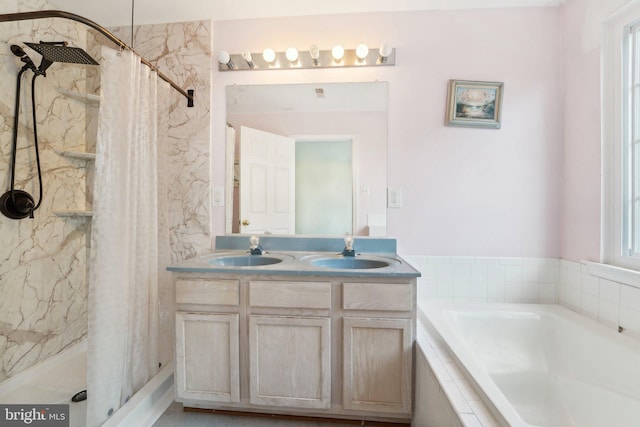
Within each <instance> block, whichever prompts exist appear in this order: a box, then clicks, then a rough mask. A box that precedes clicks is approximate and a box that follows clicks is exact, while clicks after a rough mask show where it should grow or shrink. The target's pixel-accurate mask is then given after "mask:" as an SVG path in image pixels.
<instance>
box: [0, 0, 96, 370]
mask: <svg viewBox="0 0 640 427" xmlns="http://www.w3.org/2000/svg"><path fill="white" fill-rule="evenodd" d="M52 8H53V7H52V6H51V4H50V3H48V2H47V1H44V0H19V1H18V0H3V1H2V2H1V3H0V13H14V12H23V11H30V10H43V9H52ZM0 40H1V42H0V76H3V78H1V79H0V92H1V93H3V96H2V97H1V98H0V187H1V188H0V191H1V192H2V193H4V192H5V191H7V189H8V188H9V186H10V181H9V176H10V157H11V151H12V149H11V145H12V134H13V117H14V102H15V94H16V88H15V85H16V76H17V72H18V70H19V69H20V67H21V65H22V63H21V62H20V61H19V59H18V58H17V57H15V56H14V55H13V54H12V53H11V52H10V49H9V46H10V45H11V44H18V45H21V46H23V47H24V49H25V51H27V53H28V55H29V56H30V57H31V58H32V59H33V60H34V62H35V63H36V65H37V64H39V61H40V56H39V55H38V54H37V53H35V52H34V51H31V50H30V49H29V48H27V47H26V46H24V45H23V42H25V41H36V42H37V41H40V40H56V41H58V40H67V41H69V42H70V43H71V44H72V45H74V46H79V47H84V44H85V42H86V31H84V30H83V29H82V28H81V27H79V24H76V23H73V22H70V21H69V22H67V21H65V20H60V19H57V20H56V19H44V20H37V21H21V22H6V23H0ZM85 80H86V67H85V66H77V65H67V64H59V63H55V64H54V65H53V66H51V68H50V69H49V70H48V71H47V76H46V78H43V77H39V78H38V79H37V81H36V92H35V94H36V100H37V114H38V123H37V126H38V136H39V142H40V149H41V161H42V175H43V180H44V198H43V201H42V205H41V207H40V208H39V209H38V210H37V211H36V213H35V218H34V219H24V220H12V219H9V218H6V217H5V216H2V215H0V236H1V237H0V238H1V239H2V242H1V243H0V295H2V298H0V381H1V380H3V379H5V378H7V377H10V376H13V375H15V374H16V373H18V372H21V371H23V370H24V369H26V368H28V367H30V366H32V365H33V364H35V363H37V362H39V361H41V360H44V359H46V358H47V357H49V356H51V355H54V354H57V353H58V352H60V351H61V350H62V349H64V348H67V347H69V346H71V345H73V344H74V343H76V342H78V341H79V340H81V339H82V338H83V337H84V336H85V335H86V312H87V307H86V283H87V282H86V268H87V253H86V242H87V240H86V231H87V227H88V223H87V220H86V219H73V218H61V217H58V216H56V215H54V214H53V212H54V211H66V210H82V209H85V199H86V191H85V186H84V179H85V167H86V163H85V162H84V161H78V160H71V159H68V158H63V157H61V156H59V155H57V154H56V153H55V150H83V149H84V148H85V126H84V123H85V117H86V106H85V104H83V103H81V102H78V101H76V100H73V99H70V98H68V97H67V96H65V95H63V94H61V93H60V92H59V91H58V89H63V90H72V91H80V92H83V91H84V90H85ZM30 81H31V76H30V73H27V76H25V77H24V78H23V85H22V90H21V94H22V97H21V99H22V101H21V103H20V106H21V116H20V123H19V127H18V130H19V140H18V147H19V150H18V155H17V166H16V188H18V189H23V190H25V191H27V192H29V193H30V194H32V195H34V197H35V198H36V200H37V198H38V185H37V174H36V169H35V167H34V165H35V158H34V151H33V150H34V149H33V125H32V120H31V107H30V93H31V89H30V86H31V85H30Z"/></svg>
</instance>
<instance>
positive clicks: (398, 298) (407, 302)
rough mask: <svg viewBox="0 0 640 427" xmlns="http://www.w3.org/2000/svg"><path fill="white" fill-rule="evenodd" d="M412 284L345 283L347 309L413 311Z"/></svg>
mask: <svg viewBox="0 0 640 427" xmlns="http://www.w3.org/2000/svg"><path fill="white" fill-rule="evenodd" d="M412 299H413V298H412V295H411V285H410V284H405V283H343V287H342V308H343V309H345V310H379V311H411V309H412V307H413V304H412Z"/></svg>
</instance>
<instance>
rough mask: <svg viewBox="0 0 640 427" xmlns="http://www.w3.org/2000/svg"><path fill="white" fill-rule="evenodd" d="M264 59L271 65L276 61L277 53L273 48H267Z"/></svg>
mask: <svg viewBox="0 0 640 427" xmlns="http://www.w3.org/2000/svg"><path fill="white" fill-rule="evenodd" d="M262 57H263V58H264V60H265V61H267V62H268V63H269V64H271V63H272V62H273V61H275V60H276V52H275V51H274V50H273V49H271V48H267V49H265V50H264V52H262Z"/></svg>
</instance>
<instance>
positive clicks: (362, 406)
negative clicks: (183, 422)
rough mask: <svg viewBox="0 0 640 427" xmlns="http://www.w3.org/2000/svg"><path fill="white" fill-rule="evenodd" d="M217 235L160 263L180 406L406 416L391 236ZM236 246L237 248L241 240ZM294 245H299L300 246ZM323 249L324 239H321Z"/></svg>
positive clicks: (408, 307) (404, 289)
mask: <svg viewBox="0 0 640 427" xmlns="http://www.w3.org/2000/svg"><path fill="white" fill-rule="evenodd" d="M248 242H249V239H248V236H238V235H235V236H223V237H218V238H217V240H216V252H215V253H213V254H211V255H208V256H204V257H200V258H196V259H193V260H190V261H187V262H183V263H180V264H178V265H174V266H171V267H169V270H171V271H173V272H174V273H173V274H174V281H175V292H176V307H177V312H176V371H175V374H176V378H175V379H176V381H175V382H176V400H177V401H179V402H182V403H183V404H184V406H185V407H195V408H210V409H218V410H237V411H243V412H263V413H281V414H295V415H310V416H323V417H332V418H348V419H371V420H389V421H408V420H410V418H411V412H412V399H413V380H412V378H413V375H412V372H413V365H414V343H415V330H416V278H417V277H418V276H419V275H420V273H419V272H417V271H416V270H415V269H414V268H413V267H411V266H410V265H409V264H407V263H406V262H405V261H404V260H402V259H401V258H399V257H398V256H397V255H396V251H395V240H394V239H364V238H363V239H357V240H356V242H355V247H354V249H355V252H356V256H355V257H345V256H342V255H341V254H340V251H341V249H342V246H344V244H343V242H342V239H332V238H316V239H306V238H299V237H298V238H296V237H268V238H263V239H262V241H261V245H262V247H263V248H264V249H265V250H266V251H267V253H264V254H262V255H250V253H249V245H248ZM242 246H244V249H242ZM301 249H302V250H301ZM331 249H333V250H331Z"/></svg>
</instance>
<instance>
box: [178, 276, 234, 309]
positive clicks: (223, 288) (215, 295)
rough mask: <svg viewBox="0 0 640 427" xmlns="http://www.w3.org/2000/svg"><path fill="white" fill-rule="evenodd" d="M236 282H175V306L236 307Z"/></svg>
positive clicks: (180, 280)
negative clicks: (206, 305) (207, 305)
mask: <svg viewBox="0 0 640 427" xmlns="http://www.w3.org/2000/svg"><path fill="white" fill-rule="evenodd" d="M239 302H240V298H239V292H238V281H237V280H205V279H178V280H176V304H212V305H238V304H239Z"/></svg>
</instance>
